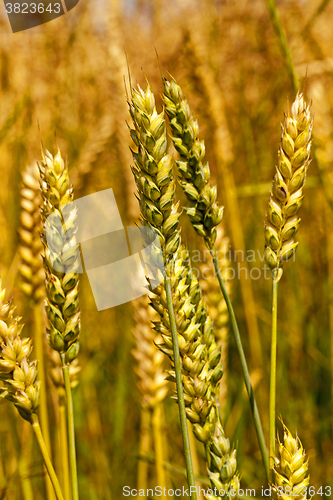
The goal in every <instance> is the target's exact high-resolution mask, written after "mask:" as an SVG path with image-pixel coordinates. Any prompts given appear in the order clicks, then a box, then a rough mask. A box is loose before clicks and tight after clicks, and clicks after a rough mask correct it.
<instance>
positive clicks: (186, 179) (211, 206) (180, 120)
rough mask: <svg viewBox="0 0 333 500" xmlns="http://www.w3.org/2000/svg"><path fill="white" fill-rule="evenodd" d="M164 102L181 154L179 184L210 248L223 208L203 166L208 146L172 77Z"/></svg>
mask: <svg viewBox="0 0 333 500" xmlns="http://www.w3.org/2000/svg"><path fill="white" fill-rule="evenodd" d="M163 81H164V94H163V101H164V104H165V111H166V113H167V115H168V117H169V122H170V127H171V130H172V141H173V144H174V146H175V148H176V150H177V151H178V153H179V155H180V161H177V162H176V163H177V167H178V171H179V173H180V176H181V180H180V181H179V182H180V184H181V186H182V188H183V190H184V193H185V195H186V197H187V200H188V202H189V207H186V208H185V211H186V213H187V215H188V216H189V219H190V221H191V223H192V225H193V228H194V229H195V231H196V232H197V233H198V234H199V236H202V237H203V238H204V239H205V242H206V244H207V247H208V248H211V246H212V245H214V243H215V240H216V229H215V228H216V226H218V225H219V223H220V222H221V220H222V216H223V207H219V206H218V203H217V202H216V194H217V190H216V186H210V184H209V180H210V169H209V164H208V162H205V163H204V157H205V143H204V141H200V140H199V125H198V122H197V121H196V120H195V119H194V118H193V116H191V111H190V108H189V105H188V103H187V100H186V98H185V97H184V96H183V93H182V91H181V88H180V87H179V85H177V83H176V81H175V80H174V79H173V78H172V79H171V81H170V82H169V81H168V80H166V79H164V80H163Z"/></svg>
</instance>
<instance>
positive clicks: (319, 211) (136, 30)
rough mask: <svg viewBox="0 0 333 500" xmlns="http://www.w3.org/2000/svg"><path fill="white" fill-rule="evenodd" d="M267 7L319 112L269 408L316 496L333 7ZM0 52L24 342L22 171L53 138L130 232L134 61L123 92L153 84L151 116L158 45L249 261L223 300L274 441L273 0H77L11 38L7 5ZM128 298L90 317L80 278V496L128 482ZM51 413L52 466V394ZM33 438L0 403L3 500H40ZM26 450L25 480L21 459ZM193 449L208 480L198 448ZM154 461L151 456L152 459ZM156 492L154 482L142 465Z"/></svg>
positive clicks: (27, 309)
mask: <svg viewBox="0 0 333 500" xmlns="http://www.w3.org/2000/svg"><path fill="white" fill-rule="evenodd" d="M277 5H278V9H279V12H280V15H281V19H282V22H283V25H284V27H285V30H286V34H287V39H288V44H289V47H290V50H291V53H292V56H293V60H294V65H295V70H296V73H297V76H298V77H299V79H300V82H301V89H302V90H303V91H304V92H305V94H306V96H307V98H308V99H311V100H312V109H313V112H314V115H315V123H314V130H313V135H314V141H313V143H314V151H315V158H314V159H313V161H312V163H311V165H310V168H309V173H308V179H307V185H306V188H305V199H304V204H303V207H302V210H301V218H302V224H301V229H300V232H299V241H300V244H299V248H298V250H297V255H296V259H295V263H292V264H291V263H290V264H288V265H287V266H286V270H285V273H284V276H283V279H282V281H281V285H280V297H279V324H278V330H279V349H278V399H277V411H278V414H279V415H282V416H283V419H284V422H285V423H286V425H288V427H289V428H290V430H291V431H292V432H293V433H294V432H295V431H296V430H297V432H298V434H299V436H300V437H301V439H302V443H303V445H304V448H305V450H306V451H307V454H308V456H309V458H310V474H311V482H310V484H311V485H314V486H315V487H316V488H319V486H321V485H323V486H325V485H333V459H332V456H333V440H332V439H333V419H332V406H333V137H332V132H333V130H332V123H333V122H332V120H333V87H332V77H333V30H332V21H333V3H332V2H330V1H329V0H324V1H322V0H302V1H301V0H281V1H279V2H278V3H277ZM0 42H1V45H0V91H1V94H0V95H1V112H0V177H1V182H0V234H1V238H0V275H1V277H2V279H3V281H4V285H5V286H6V288H7V295H8V297H11V296H13V297H14V298H15V301H16V304H18V311H19V314H20V315H22V316H23V322H24V323H25V325H26V326H25V333H26V335H28V334H29V335H31V334H33V332H32V331H31V327H32V313H31V304H30V303H29V302H28V301H27V299H26V297H25V296H24V295H23V293H22V292H21V291H20V289H19V286H18V272H17V271H18V266H19V257H18V246H19V238H18V232H17V229H18V227H19V225H20V185H21V173H22V171H23V169H24V167H25V165H26V164H27V163H32V162H34V161H36V160H38V159H39V158H40V141H42V142H43V144H44V146H45V147H46V148H47V149H49V150H50V151H51V152H52V153H55V152H56V145H57V144H58V145H59V147H60V149H61V151H62V155H63V157H66V158H67V161H68V164H69V168H70V176H71V180H72V182H73V184H74V188H75V196H76V198H78V197H81V196H84V195H87V194H90V193H93V192H96V191H100V190H102V189H106V188H112V189H113V190H114V193H115V196H116V200H117V203H118V207H119V210H120V213H121V216H122V220H123V223H124V225H131V224H134V222H135V221H136V220H137V218H138V215H139V210H138V203H137V200H136V198H135V196H134V192H135V186H134V182H133V179H132V174H131V171H130V165H131V163H132V161H131V154H130V149H129V147H130V145H131V140H130V136H129V133H128V128H127V125H126V121H129V114H128V110H127V103H126V96H125V87H124V78H125V79H126V78H127V63H126V56H127V60H128V62H129V66H130V70H131V77H132V81H133V83H136V82H139V83H140V84H142V85H144V84H145V75H146V76H147V78H148V79H149V82H150V84H151V87H152V90H153V92H154V93H155V96H156V100H157V103H158V106H159V109H161V99H160V96H159V94H160V93H161V92H162V82H161V78H160V72H159V63H158V60H157V57H156V53H155V49H156V51H157V53H158V57H159V62H160V65H161V68H162V71H163V72H164V73H165V74H167V72H170V73H171V74H172V75H173V76H174V77H175V78H176V79H177V81H178V83H179V84H180V85H181V87H182V89H183V91H184V93H185V95H186V96H187V99H188V102H189V104H190V106H191V109H192V111H193V114H194V115H195V116H197V118H198V122H199V126H200V134H201V137H202V138H204V139H205V143H206V156H207V158H208V159H209V162H210V168H211V171H212V176H213V178H214V180H215V182H216V183H217V185H218V201H219V203H220V204H221V205H224V206H225V214H224V219H223V224H224V228H225V233H226V235H227V236H228V237H229V239H230V245H231V246H230V249H231V251H232V252H233V251H234V250H243V252H244V253H243V255H244V259H242V258H240V259H239V261H238V262H235V261H234V259H233V258H232V262H231V263H230V267H232V268H234V269H235V270H236V277H235V279H233V280H232V281H231V287H232V289H233V292H232V295H233V302H234V306H235V309H236V313H237V316H238V318H239V322H240V328H241V333H242V336H243V340H244V344H245V350H246V353H247V355H248V363H249V367H250V371H251V375H252V379H253V383H254V384H255V386H256V394H257V397H258V404H259V408H260V410H261V413H262V418H263V425H264V430H265V432H266V435H267V433H268V412H267V410H268V377H269V371H268V366H269V348H270V285H271V282H270V279H265V276H264V273H263V270H262V268H263V262H262V261H261V260H260V257H259V254H258V252H259V253H260V256H261V257H262V255H263V249H264V236H263V221H264V216H265V211H266V206H267V202H268V198H269V190H270V184H271V180H272V177H273V174H274V165H275V162H276V158H277V146H278V142H279V139H280V121H281V120H282V116H283V115H282V114H283V110H284V109H285V108H286V102H287V99H289V101H292V100H293V99H294V95H295V93H294V90H293V86H292V82H291V79H290V75H289V73H288V71H287V68H286V64H285V59H284V56H283V54H282V52H281V48H280V45H279V40H278V37H277V35H276V32H275V30H274V26H273V25H272V22H271V19H270V15H269V10H268V7H267V3H266V2H265V0H251V1H249V0H248V1H245V0H237V1H234V0H226V1H222V0H204V1H203V0H201V1H199V0H187V1H185V0H172V1H167V0H103V2H100V3H98V5H96V2H95V3H93V2H88V1H87V0H81V1H80V3H79V5H78V6H77V7H76V8H75V9H73V10H72V11H71V12H70V13H68V14H67V15H65V16H63V17H60V18H58V19H56V20H54V21H52V22H51V23H49V24H46V25H44V26H42V27H39V28H33V29H31V30H28V31H26V32H22V33H16V34H12V33H11V31H10V26H9V22H8V20H7V19H6V18H5V11H4V7H3V6H2V7H1V16H0ZM179 196H180V198H181V199H183V198H182V196H183V195H182V193H181V192H179ZM182 221H183V225H184V227H185V234H186V236H185V239H186V241H187V242H188V243H189V245H190V247H191V248H192V249H195V248H197V247H198V244H199V242H198V239H197V238H196V237H195V235H194V231H193V230H192V228H191V227H190V226H189V225H188V222H187V220H186V218H185V217H184V216H183V217H182ZM246 250H247V251H249V250H250V251H254V252H255V253H256V254H255V255H256V257H255V259H254V258H253V254H251V256H252V257H251V258H248V260H246V259H245V257H246V255H247V256H249V255H250V254H249V253H247V254H246V253H245V252H246ZM231 255H232V257H233V253H232V254H231ZM237 255H238V256H239V257H241V255H242V254H241V253H240V252H238V254H237ZM239 266H240V267H241V268H242V271H241V272H240V279H238V272H237V271H238V270H239ZM254 268H256V269H254ZM251 270H253V272H252V274H251V276H252V279H251V277H250V271H251ZM267 277H268V278H269V276H268V274H267ZM133 305H134V304H131V303H129V304H124V305H122V306H118V307H116V308H114V309H110V310H106V311H103V312H98V311H97V309H96V306H95V303H94V299H93V296H92V293H91V290H90V286H89V283H88V280H87V277H86V276H84V275H83V276H82V284H81V308H82V315H83V319H82V324H83V327H82V335H81V352H80V365H81V372H80V374H79V376H78V378H79V380H80V383H79V385H78V387H77V388H76V389H75V391H74V399H75V400H74V403H75V419H76V435H77V454H78V467H79V483H80V490H81V499H82V500H95V499H101V500H104V499H105V500H111V499H116V498H120V497H121V496H122V488H123V486H125V485H129V486H131V487H133V488H134V487H136V485H137V476H138V462H139V454H140V436H141V437H142V432H143V431H142V418H141V417H142V410H141V399H142V396H141V393H140V391H139V390H138V388H137V376H136V373H135V367H136V361H135V359H134V357H133V355H132V350H133V348H134V345H135V343H134V337H133V335H132V329H133V328H134V326H135V319H134V316H133ZM225 357H226V358H227V360H228V361H227V363H228V370H227V373H226V375H225V384H226V388H227V392H226V396H225V397H226V399H225V401H223V402H221V404H222V405H223V408H224V410H223V411H224V414H225V429H226V434H227V436H228V437H229V438H230V439H231V440H232V442H233V443H235V445H236V447H237V450H238V469H239V471H240V473H241V475H242V486H243V487H251V488H258V489H259V488H261V486H262V485H263V484H264V470H263V468H262V467H261V463H260V454H259V451H258V446H257V442H256V438H255V433H254V427H253V424H252V420H251V416H250V408H249V404H248V402H247V399H246V397H245V393H244V390H243V382H242V377H241V372H240V365H239V361H238V357H237V353H236V350H235V347H234V344H233V339H232V338H231V339H230V341H229V342H228V344H227V345H226V353H225ZM172 391H173V387H170V391H169V395H171V394H172ZM48 403H49V413H50V416H49V418H50V429H51V435H52V446H53V453H54V458H55V462H56V465H57V464H58V466H59V457H58V456H57V446H58V445H57V435H56V432H52V429H55V425H56V418H57V402H56V397H55V394H54V390H53V388H52V384H51V383H49V386H48ZM163 413H164V418H163V423H162V426H163V433H164V435H165V449H166V453H167V461H168V462H170V463H171V464H172V467H169V469H167V470H168V481H169V484H170V487H171V486H172V485H178V486H179V485H182V484H185V479H184V477H183V476H182V474H181V472H179V471H178V470H175V469H176V467H180V468H183V467H184V463H183V458H182V443H181V436H180V433H179V431H178V412H177V407H176V405H175V403H174V402H173V401H172V400H171V399H170V398H169V397H167V399H166V401H165V403H164V407H163ZM140 422H141V424H140ZM29 432H30V429H29V428H27V426H25V425H22V422H21V421H20V420H19V419H16V417H15V415H14V413H13V412H12V409H11V408H10V406H9V405H8V404H7V403H3V404H1V405H0V498H1V499H4V500H14V499H15V500H16V499H21V498H24V497H23V496H22V490H21V482H20V480H19V478H21V479H22V477H23V478H27V477H28V478H30V480H31V484H32V487H33V490H34V498H36V499H37V500H39V499H43V498H45V494H44V490H43V488H44V484H43V481H42V475H43V467H42V461H41V457H40V455H39V451H38V449H37V448H36V447H35V444H34V443H33V441H32V442H31V444H30V440H29V437H28V436H29ZM141 445H142V443H141ZM27 447H30V448H29V449H28V456H29V460H28V464H25V467H26V468H25V469H24V470H22V466H21V465H22V464H20V460H19V457H20V453H21V451H22V449H24V453H25V454H26V453H27V450H26V448H27ZM197 452H198V456H199V468H200V474H201V475H205V465H204V460H202V459H201V456H203V450H201V449H200V448H198V450H197ZM148 455H149V457H146V459H147V460H148V458H149V460H150V461H153V450H152V449H151V450H150V451H149V453H148ZM147 460H146V461H145V462H144V463H148V461H147ZM57 461H58V462H57ZM141 463H142V462H141ZM148 481H149V485H150V486H151V487H153V486H154V485H155V484H157V479H156V475H155V469H154V466H153V464H152V463H150V464H149V466H148Z"/></svg>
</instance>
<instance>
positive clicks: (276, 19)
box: [267, 0, 298, 92]
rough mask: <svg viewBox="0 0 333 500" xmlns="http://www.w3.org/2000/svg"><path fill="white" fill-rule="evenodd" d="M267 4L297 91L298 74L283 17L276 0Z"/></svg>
mask: <svg viewBox="0 0 333 500" xmlns="http://www.w3.org/2000/svg"><path fill="white" fill-rule="evenodd" d="M267 4H268V8H269V11H270V13H271V16H272V21H273V24H274V28H275V31H276V33H277V35H278V38H279V43H280V48H281V51H282V53H283V55H284V57H285V62H286V67H287V69H288V72H289V75H290V79H291V83H292V85H293V89H294V91H295V92H297V90H298V78H297V75H296V72H295V67H294V63H293V59H292V56H291V52H290V49H289V46H288V42H287V37H286V33H285V31H284V28H283V25H282V22H281V19H280V16H279V12H278V10H277V7H276V3H275V0H267Z"/></svg>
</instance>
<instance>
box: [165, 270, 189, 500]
mask: <svg viewBox="0 0 333 500" xmlns="http://www.w3.org/2000/svg"><path fill="white" fill-rule="evenodd" d="M165 291H166V297H167V304H168V312H169V320H170V329H171V335H172V347H173V357H174V365H175V372H176V386H177V396H178V408H179V418H180V427H181V431H182V438H183V446H184V454H185V465H186V472H187V482H188V485H189V487H190V489H191V490H193V491H191V499H192V500H197V495H196V493H195V491H196V488H195V479H194V471H193V464H192V456H191V447H190V440H189V436H188V428H187V421H186V412H185V400H184V392H183V383H182V372H181V362H180V354H179V345H178V334H177V326H176V320H175V314H174V310H173V304H172V292H171V278H170V277H169V276H166V277H165Z"/></svg>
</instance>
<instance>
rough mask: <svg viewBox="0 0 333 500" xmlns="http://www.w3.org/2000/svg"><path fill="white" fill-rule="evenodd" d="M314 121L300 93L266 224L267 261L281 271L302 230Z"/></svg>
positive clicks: (285, 131)
mask: <svg viewBox="0 0 333 500" xmlns="http://www.w3.org/2000/svg"><path fill="white" fill-rule="evenodd" d="M312 124H313V120H312V117H311V113H310V107H309V105H307V104H306V103H305V101H304V98H303V95H302V94H297V96H296V99H295V101H294V103H293V105H292V106H291V110H290V111H288V113H287V114H285V117H284V123H283V125H282V137H281V142H280V147H279V153H278V165H277V167H276V174H275V176H274V179H273V184H272V189H271V197H270V201H269V205H268V211H267V216H266V223H265V240H266V254H265V256H266V261H267V264H268V265H269V267H270V268H271V269H272V270H274V269H279V268H281V267H282V265H283V263H284V262H286V261H287V260H289V259H290V258H291V257H292V256H293V255H294V253H295V251H296V248H297V245H298V242H296V241H295V235H296V233H297V231H298V229H299V225H300V220H301V219H300V218H299V216H298V211H299V209H300V207H301V205H302V202H303V196H304V195H303V186H304V183H305V178H306V173H307V169H308V166H309V163H310V149H311V131H312Z"/></svg>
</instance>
